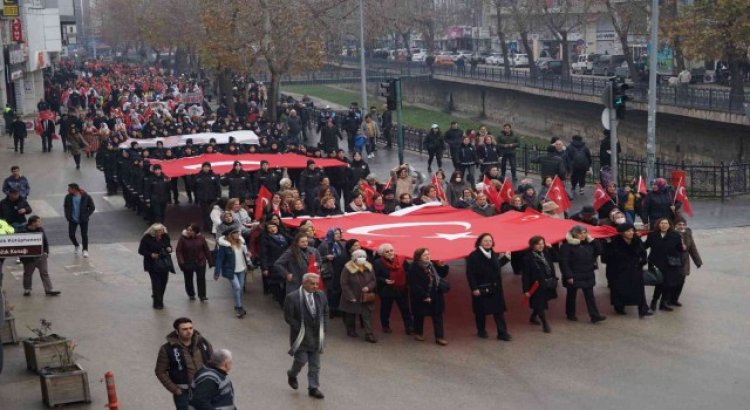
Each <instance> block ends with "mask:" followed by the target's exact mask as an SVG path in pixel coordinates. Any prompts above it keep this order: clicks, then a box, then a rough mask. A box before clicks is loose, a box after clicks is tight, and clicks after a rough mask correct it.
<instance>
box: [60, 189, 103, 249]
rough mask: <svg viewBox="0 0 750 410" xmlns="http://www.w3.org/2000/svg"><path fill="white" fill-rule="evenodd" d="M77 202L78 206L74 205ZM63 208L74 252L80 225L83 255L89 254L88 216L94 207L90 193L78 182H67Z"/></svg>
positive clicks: (92, 212)
mask: <svg viewBox="0 0 750 410" xmlns="http://www.w3.org/2000/svg"><path fill="white" fill-rule="evenodd" d="M74 202H78V206H77V207H76V206H75V205H74ZM63 209H64V210H65V219H66V220H67V221H68V238H69V239H70V242H71V243H73V246H74V247H75V253H76V255H77V254H78V240H77V239H76V231H77V230H78V227H79V226H80V227H81V244H82V245H83V256H84V257H88V255H89V253H88V252H89V218H91V215H93V214H94V211H95V210H96V207H95V206H94V200H93V199H91V195H89V194H87V193H86V191H84V190H83V189H81V187H79V186H78V184H68V194H67V195H65V199H64V200H63Z"/></svg>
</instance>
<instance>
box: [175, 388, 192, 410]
mask: <svg viewBox="0 0 750 410" xmlns="http://www.w3.org/2000/svg"><path fill="white" fill-rule="evenodd" d="M174 407H175V409H176V410H189V409H190V392H189V391H187V390H183V391H182V394H180V395H179V396H177V395H175V396H174Z"/></svg>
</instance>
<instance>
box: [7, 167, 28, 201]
mask: <svg viewBox="0 0 750 410" xmlns="http://www.w3.org/2000/svg"><path fill="white" fill-rule="evenodd" d="M11 188H14V189H16V190H17V191H18V193H19V194H20V195H21V198H24V199H26V198H28V197H29V193H30V192H31V187H30V186H29V180H28V179H26V177H25V176H23V175H21V167H19V166H18V165H13V166H12V167H10V176H9V177H8V178H5V181H3V193H4V194H5V195H8V192H10V190H11Z"/></svg>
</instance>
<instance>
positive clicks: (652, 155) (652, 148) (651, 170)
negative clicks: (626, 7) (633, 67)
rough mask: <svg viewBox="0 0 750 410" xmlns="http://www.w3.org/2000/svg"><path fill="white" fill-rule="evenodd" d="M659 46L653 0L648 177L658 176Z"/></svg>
mask: <svg viewBox="0 0 750 410" xmlns="http://www.w3.org/2000/svg"><path fill="white" fill-rule="evenodd" d="M658 47H659V0H651V51H649V56H648V128H647V130H646V179H647V180H648V181H649V183H651V182H653V180H654V178H656V70H657V64H656V54H657V50H658Z"/></svg>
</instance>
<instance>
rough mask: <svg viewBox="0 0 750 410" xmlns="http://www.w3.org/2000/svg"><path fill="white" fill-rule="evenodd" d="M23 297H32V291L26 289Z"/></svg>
mask: <svg viewBox="0 0 750 410" xmlns="http://www.w3.org/2000/svg"><path fill="white" fill-rule="evenodd" d="M23 295H24V296H31V289H24V290H23Z"/></svg>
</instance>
